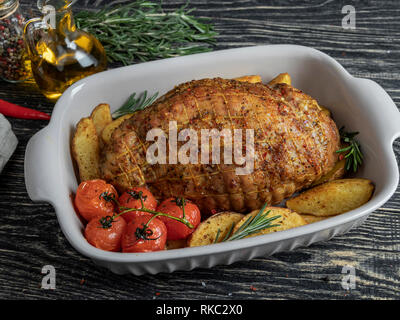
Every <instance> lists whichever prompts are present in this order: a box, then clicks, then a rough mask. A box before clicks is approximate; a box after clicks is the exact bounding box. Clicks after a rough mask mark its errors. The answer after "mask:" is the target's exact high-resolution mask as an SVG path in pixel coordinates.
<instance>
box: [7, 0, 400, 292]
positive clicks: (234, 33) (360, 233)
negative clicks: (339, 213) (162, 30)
mask: <svg viewBox="0 0 400 320" xmlns="http://www.w3.org/2000/svg"><path fill="white" fill-rule="evenodd" d="M21 2H22V6H23V8H24V9H28V8H29V7H30V6H32V4H33V3H34V1H30V0H23V1H21ZM105 2H106V1H103V2H102V1H99V0H97V1H78V3H77V4H75V8H76V9H79V8H83V7H93V5H94V4H98V5H100V6H101V5H103V4H104V3H105ZM185 2H186V1H185V0H174V1H164V3H166V4H165V8H167V9H172V8H178V7H179V6H181V5H182V4H184V3H185ZM348 2H349V1H347V0H346V1H334V0H327V1H325V0H313V1H305V0H304V1H303V0H301V1H295V0H274V1H272V0H271V1H267V0H264V1H262V0H259V1H255V0H249V1H208V0H192V1H191V4H190V6H191V7H195V8H197V9H196V10H195V11H194V14H195V15H197V16H202V17H210V18H211V21H212V22H213V23H214V25H215V27H216V29H217V31H218V32H219V33H220V36H219V37H218V44H217V45H216V48H215V49H216V50H217V49H226V48H234V47H240V46H250V45H259V44H281V43H290V44H300V45H305V46H310V47H314V48H317V49H319V50H322V51H324V52H325V53H327V54H329V55H331V56H332V57H334V58H335V59H337V60H338V61H339V62H340V63H341V64H342V65H343V66H344V67H345V68H346V69H347V70H348V71H349V72H350V73H351V74H353V75H354V76H357V77H364V78H369V79H372V80H374V81H376V82H378V83H379V84H380V85H381V86H382V87H383V88H384V89H385V90H386V91H387V92H388V93H389V95H390V96H391V97H392V98H393V100H394V101H395V103H396V104H397V105H400V89H399V83H400V82H399V80H400V62H399V61H400V37H399V35H400V34H399V33H400V20H399V12H400V2H399V1H397V0H387V1H382V0H379V1H378V0H365V1H351V2H352V4H353V5H354V6H355V8H356V10H357V15H356V18H357V20H356V23H357V24H356V29H355V30H344V29H343V28H342V18H343V17H344V14H342V13H341V9H342V7H343V6H344V5H346V4H348ZM0 98H2V99H6V100H8V101H11V102H14V103H17V104H20V105H23V106H27V107H34V108H37V109H39V110H42V111H45V112H49V113H51V111H52V108H53V104H52V103H49V102H48V101H46V100H45V99H44V98H43V96H42V95H41V94H40V93H39V92H38V91H37V89H36V87H35V85H34V84H33V83H25V84H22V85H11V84H6V83H1V84H0ZM377 107H379V106H377ZM10 121H11V123H12V127H13V130H14V132H15V133H16V135H17V136H18V139H19V145H18V148H17V150H16V152H15V154H14V155H13V156H12V158H11V160H10V161H9V163H8V164H7V165H6V167H5V169H4V171H3V172H2V173H1V175H0V298H18V299H23V298H29V299H37V298H49V299H55V298H57V299H59V298H65V299H96V298H98V299H154V298H156V299H188V298H192V299H201V298H202V299H231V298H234V299H276V298H279V299H315V298H322V299H332V298H333V299H350V298H357V299H358V298H369V299H399V298H400V285H399V284H400V272H399V264H400V254H399V250H400V217H399V213H400V207H399V206H400V194H399V190H400V189H397V191H396V193H395V195H394V196H393V197H392V198H391V199H390V200H389V201H388V202H387V203H386V204H385V205H384V206H383V207H382V208H380V209H379V210H377V211H375V212H374V213H372V214H371V216H370V217H369V218H368V220H367V221H366V222H365V223H364V224H363V225H362V226H360V227H358V228H357V229H354V230H352V231H351V232H349V233H348V234H346V235H343V236H340V237H337V238H334V239H332V240H330V241H328V242H324V243H320V244H317V245H312V246H311V247H309V248H303V249H297V250H296V251H294V252H291V253H280V254H276V255H274V256H272V257H267V258H258V259H254V260H252V261H249V262H240V263H235V264H233V265H231V266H219V267H215V268H212V269H196V270H193V271H191V272H175V273H173V274H158V275H154V276H152V275H146V276H141V277H136V276H132V275H124V276H118V275H115V274H112V273H111V272H109V271H108V270H106V269H102V268H100V267H97V266H95V265H94V264H93V263H92V262H91V261H90V260H89V259H87V258H85V257H84V256H82V255H80V254H79V253H78V252H76V251H75V250H74V249H73V248H72V247H71V246H70V245H69V243H68V241H67V240H66V238H65V237H64V236H63V234H62V233H61V231H60V228H59V226H58V222H57V219H56V216H55V213H54V210H53V208H52V207H51V206H50V205H48V204H45V203H32V201H31V200H30V199H29V198H28V195H27V193H26V189H25V183H24V153H25V147H26V144H27V142H28V140H29V138H30V137H31V136H32V135H33V134H34V133H36V132H37V131H38V130H40V129H41V128H43V127H44V126H46V122H44V121H31V120H17V119H10ZM399 125H400V124H399ZM394 149H395V151H396V154H397V157H398V158H399V156H400V143H399V140H397V141H396V142H395V144H394ZM48 264H50V265H53V266H54V267H55V268H56V272H57V274H56V275H57V276H56V290H44V289H41V281H42V276H43V275H42V274H41V269H42V267H43V266H44V265H48ZM344 265H351V266H353V267H355V270H356V289H354V290H350V291H346V290H344V289H343V288H342V286H341V280H342V276H343V275H342V274H341V271H342V267H343V266H344ZM156 293H157V294H156Z"/></svg>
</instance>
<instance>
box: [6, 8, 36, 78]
mask: <svg viewBox="0 0 400 320" xmlns="http://www.w3.org/2000/svg"><path fill="white" fill-rule="evenodd" d="M24 25H25V19H24V17H23V16H22V14H21V12H20V8H19V0H0V79H3V80H6V81H9V82H21V81H24V80H26V79H28V78H29V77H30V76H31V72H30V61H29V58H28V53H27V51H26V48H25V43H24Z"/></svg>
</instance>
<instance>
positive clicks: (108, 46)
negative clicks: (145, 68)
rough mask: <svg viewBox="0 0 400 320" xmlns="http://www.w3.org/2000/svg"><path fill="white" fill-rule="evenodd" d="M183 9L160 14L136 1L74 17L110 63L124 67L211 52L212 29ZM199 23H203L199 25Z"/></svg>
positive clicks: (158, 9) (148, 4)
mask: <svg viewBox="0 0 400 320" xmlns="http://www.w3.org/2000/svg"><path fill="white" fill-rule="evenodd" d="M186 6H187V5H185V6H183V7H181V8H180V9H178V10H176V11H173V12H164V10H163V9H162V6H161V4H159V3H154V2H152V1H145V0H136V1H133V2H131V3H129V4H122V5H115V6H106V7H105V8H104V9H101V10H99V11H80V12H78V13H77V14H75V22H76V25H77V27H78V28H79V29H82V30H84V31H87V32H89V33H91V34H93V35H95V36H96V37H97V39H99V40H100V42H101V43H102V44H103V46H104V49H105V50H106V53H107V57H108V60H109V61H110V62H121V63H123V64H124V65H128V64H130V63H132V62H133V61H134V60H141V61H149V60H154V59H161V58H169V57H175V56H180V55H187V54H193V53H199V52H207V51H211V50H212V49H211V48H210V45H211V44H213V43H215V37H216V36H217V33H216V32H215V31H214V29H213V26H212V25H210V24H206V23H203V22H205V20H206V19H205V18H201V19H197V18H195V17H193V16H191V15H190V13H191V12H192V11H193V9H190V10H188V9H186ZM202 21H203V22H202Z"/></svg>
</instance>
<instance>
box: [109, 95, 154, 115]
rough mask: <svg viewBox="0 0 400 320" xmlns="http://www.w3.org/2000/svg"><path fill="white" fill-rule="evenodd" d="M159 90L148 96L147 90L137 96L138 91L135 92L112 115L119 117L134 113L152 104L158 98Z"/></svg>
mask: <svg viewBox="0 0 400 320" xmlns="http://www.w3.org/2000/svg"><path fill="white" fill-rule="evenodd" d="M157 96H158V92H156V93H155V94H153V95H152V96H151V97H149V98H147V91H144V92H143V93H142V94H141V95H140V96H138V97H137V98H136V93H133V94H132V95H131V96H130V97H129V98H128V100H127V101H126V102H125V103H124V104H123V105H122V107H120V108H119V109H118V110H116V111H114V112H113V114H112V117H113V118H114V119H115V118H119V117H122V116H124V115H126V114H129V113H134V112H136V111H139V110H143V109H144V108H146V107H148V106H149V105H151V104H152V103H153V102H154V101H155V100H156V98H157Z"/></svg>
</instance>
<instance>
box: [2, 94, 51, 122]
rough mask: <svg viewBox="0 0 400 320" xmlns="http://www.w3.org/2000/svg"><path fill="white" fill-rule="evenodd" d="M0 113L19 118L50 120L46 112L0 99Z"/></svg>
mask: <svg viewBox="0 0 400 320" xmlns="http://www.w3.org/2000/svg"><path fill="white" fill-rule="evenodd" d="M0 113H2V114H3V115H5V116H8V117H13V118H19V119H34V120H36V119H37V120H50V116H49V115H48V114H47V113H44V112H41V111H37V110H33V109H29V108H25V107H21V106H18V105H16V104H13V103H11V102H7V101H4V100H1V99H0Z"/></svg>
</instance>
